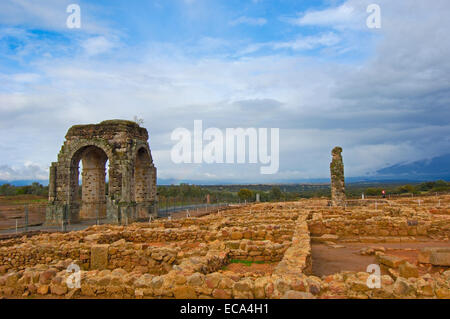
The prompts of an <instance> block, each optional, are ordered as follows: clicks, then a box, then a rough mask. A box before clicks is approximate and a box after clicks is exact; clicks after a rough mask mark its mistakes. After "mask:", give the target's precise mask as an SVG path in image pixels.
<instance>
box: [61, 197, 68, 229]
mask: <svg viewBox="0 0 450 319" xmlns="http://www.w3.org/2000/svg"><path fill="white" fill-rule="evenodd" d="M68 209H69V204H65V205H64V210H63V216H62V231H63V232H65V231H66V219H67V213H68Z"/></svg>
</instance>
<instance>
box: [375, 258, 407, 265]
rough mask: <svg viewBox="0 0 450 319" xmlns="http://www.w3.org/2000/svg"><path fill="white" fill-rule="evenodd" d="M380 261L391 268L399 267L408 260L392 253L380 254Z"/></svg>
mask: <svg viewBox="0 0 450 319" xmlns="http://www.w3.org/2000/svg"><path fill="white" fill-rule="evenodd" d="M377 259H378V262H379V263H381V264H383V265H386V266H388V267H391V268H397V267H398V266H400V265H401V264H402V263H405V262H406V261H405V260H404V259H402V258H399V257H396V256H391V255H378V256H377Z"/></svg>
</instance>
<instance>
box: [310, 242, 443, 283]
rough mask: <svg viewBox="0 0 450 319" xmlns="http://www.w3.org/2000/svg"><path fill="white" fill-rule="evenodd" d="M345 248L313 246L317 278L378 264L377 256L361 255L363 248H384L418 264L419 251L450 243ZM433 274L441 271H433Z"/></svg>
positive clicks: (423, 270) (348, 245)
mask: <svg viewBox="0 0 450 319" xmlns="http://www.w3.org/2000/svg"><path fill="white" fill-rule="evenodd" d="M340 245H342V246H345V247H344V248H333V247H330V246H327V245H325V244H315V243H313V244H312V245H311V248H312V270H313V274H314V275H316V276H319V277H321V276H327V275H331V274H334V273H337V272H340V271H363V272H365V271H366V270H367V266H368V265H370V264H377V261H376V257H375V256H363V255H360V254H359V251H360V250H361V249H362V248H367V247H384V248H386V254H388V255H395V256H398V257H401V258H404V259H406V260H408V262H410V263H412V264H416V263H417V256H418V254H419V250H420V249H421V248H425V247H449V246H450V242H435V241H429V242H417V243H376V244H370V243H351V244H350V243H344V244H341V243H340ZM431 270H432V272H434V271H440V269H437V268H435V269H431ZM419 272H421V273H422V272H423V273H425V272H426V268H420V267H419Z"/></svg>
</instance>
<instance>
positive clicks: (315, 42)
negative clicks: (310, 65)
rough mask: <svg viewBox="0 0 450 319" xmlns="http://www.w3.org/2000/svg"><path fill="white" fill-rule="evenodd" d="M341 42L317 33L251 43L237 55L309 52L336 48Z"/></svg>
mask: <svg viewBox="0 0 450 319" xmlns="http://www.w3.org/2000/svg"><path fill="white" fill-rule="evenodd" d="M340 42H341V38H340V37H339V36H338V35H337V34H335V33H333V32H327V33H319V34H316V35H310V36H298V37H297V38H296V39H293V40H290V41H277V42H265V43H253V44H250V45H248V46H247V47H246V48H244V49H243V50H241V51H239V53H238V55H240V56H243V55H248V54H251V53H255V52H258V51H261V50H263V49H270V50H274V51H276V50H284V49H288V50H292V51H300V52H301V51H309V50H314V49H318V48H327V47H333V46H336V45H337V44H339V43H340Z"/></svg>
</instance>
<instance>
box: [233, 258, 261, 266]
mask: <svg viewBox="0 0 450 319" xmlns="http://www.w3.org/2000/svg"><path fill="white" fill-rule="evenodd" d="M230 264H244V265H246V266H251V265H252V264H266V262H265V261H250V260H239V259H231V260H230Z"/></svg>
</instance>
